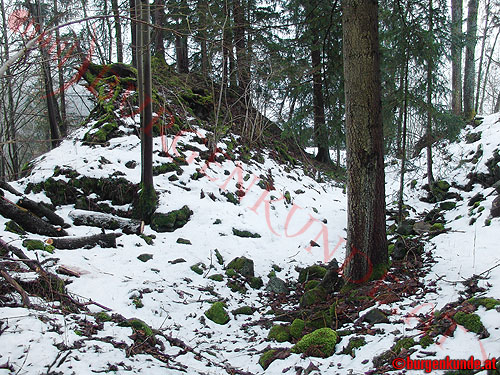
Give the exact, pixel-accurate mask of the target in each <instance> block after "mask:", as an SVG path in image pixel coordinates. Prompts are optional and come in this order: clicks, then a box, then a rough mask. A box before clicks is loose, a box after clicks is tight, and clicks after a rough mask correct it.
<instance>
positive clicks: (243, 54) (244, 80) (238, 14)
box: [233, 0, 250, 96]
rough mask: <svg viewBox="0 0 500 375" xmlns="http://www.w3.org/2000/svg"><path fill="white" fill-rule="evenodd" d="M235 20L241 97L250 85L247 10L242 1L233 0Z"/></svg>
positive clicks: (235, 40) (235, 43) (235, 44)
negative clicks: (246, 35) (246, 34)
mask: <svg viewBox="0 0 500 375" xmlns="http://www.w3.org/2000/svg"><path fill="white" fill-rule="evenodd" d="M233 18H234V46H235V48H236V62H237V72H238V89H239V93H240V95H245V96H246V95H247V94H248V92H247V90H248V85H249V84H250V75H249V73H250V70H249V66H248V61H247V60H248V59H247V49H246V39H245V38H246V37H245V33H246V24H247V23H246V20H245V9H244V8H243V7H242V6H241V2H240V0H233Z"/></svg>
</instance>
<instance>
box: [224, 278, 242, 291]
mask: <svg viewBox="0 0 500 375" xmlns="http://www.w3.org/2000/svg"><path fill="white" fill-rule="evenodd" d="M226 285H227V287H228V288H229V289H231V291H232V292H235V293H241V294H245V293H246V292H247V288H246V286H245V285H244V284H243V283H241V282H239V281H237V280H229V281H228V282H227V284H226Z"/></svg>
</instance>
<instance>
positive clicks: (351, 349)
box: [341, 337, 366, 358]
mask: <svg viewBox="0 0 500 375" xmlns="http://www.w3.org/2000/svg"><path fill="white" fill-rule="evenodd" d="M364 345H366V340H365V338H364V337H351V338H350V339H349V343H348V344H347V346H346V347H345V348H344V349H342V352H341V354H349V355H350V356H351V357H353V358H354V357H355V356H356V355H355V350H356V349H358V348H361V347H362V346H364Z"/></svg>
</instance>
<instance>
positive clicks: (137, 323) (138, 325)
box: [118, 318, 153, 337]
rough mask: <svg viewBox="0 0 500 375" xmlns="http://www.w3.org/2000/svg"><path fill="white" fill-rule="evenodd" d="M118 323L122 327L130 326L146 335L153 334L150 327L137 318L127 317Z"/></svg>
mask: <svg viewBox="0 0 500 375" xmlns="http://www.w3.org/2000/svg"><path fill="white" fill-rule="evenodd" d="M118 325H119V326H122V327H131V328H132V329H133V330H134V331H141V332H143V333H144V335H145V336H148V337H150V336H153V330H152V329H151V327H150V326H148V325H147V324H146V323H145V322H143V321H142V320H140V319H137V318H132V319H127V320H125V321H123V322H121V323H120V324H118Z"/></svg>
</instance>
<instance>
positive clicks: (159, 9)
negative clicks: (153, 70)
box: [153, 0, 166, 61]
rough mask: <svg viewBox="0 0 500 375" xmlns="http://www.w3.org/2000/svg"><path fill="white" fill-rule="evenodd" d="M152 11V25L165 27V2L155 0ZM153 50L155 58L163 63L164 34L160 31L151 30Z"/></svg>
mask: <svg viewBox="0 0 500 375" xmlns="http://www.w3.org/2000/svg"><path fill="white" fill-rule="evenodd" d="M153 6H154V11H153V23H154V24H155V25H158V26H161V27H164V26H165V23H166V21H165V0H155V1H154V4H153ZM153 50H154V54H155V56H156V57H158V58H160V59H162V60H163V61H165V32H164V31H163V30H161V29H154V30H153Z"/></svg>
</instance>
